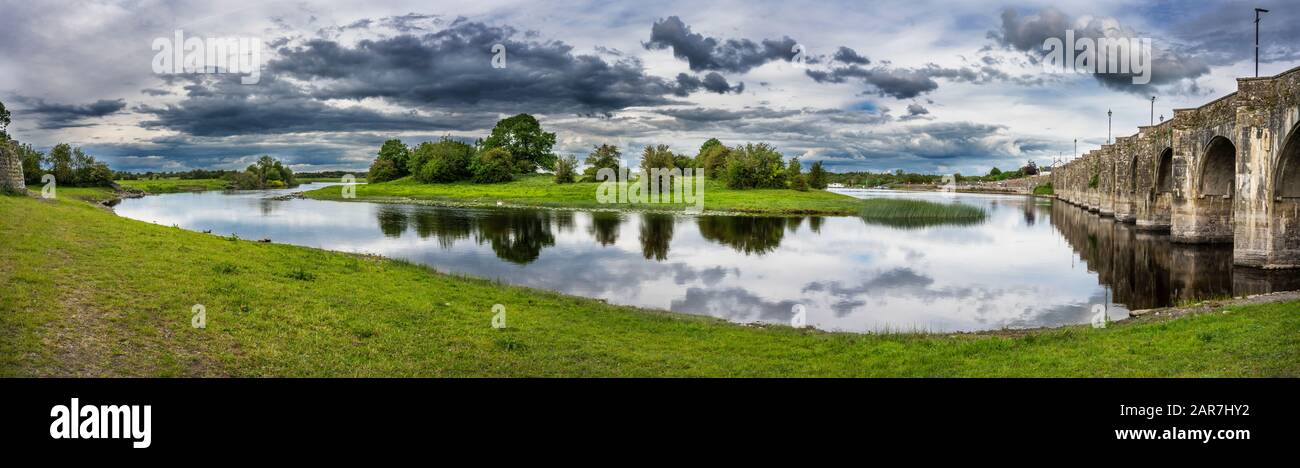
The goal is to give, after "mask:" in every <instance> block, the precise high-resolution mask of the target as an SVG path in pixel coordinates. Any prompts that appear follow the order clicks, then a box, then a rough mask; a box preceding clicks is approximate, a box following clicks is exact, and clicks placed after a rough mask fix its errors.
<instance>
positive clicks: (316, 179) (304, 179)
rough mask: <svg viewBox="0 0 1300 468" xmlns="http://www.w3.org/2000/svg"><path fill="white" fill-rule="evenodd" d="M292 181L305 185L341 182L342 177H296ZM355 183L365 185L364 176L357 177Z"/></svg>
mask: <svg viewBox="0 0 1300 468" xmlns="http://www.w3.org/2000/svg"><path fill="white" fill-rule="evenodd" d="M294 180H295V181H297V182H298V183H299V184H305V183H308V182H343V178H342V177H296V178H294ZM356 182H357V183H365V182H366V176H365V174H362V175H360V176H357V179H356Z"/></svg>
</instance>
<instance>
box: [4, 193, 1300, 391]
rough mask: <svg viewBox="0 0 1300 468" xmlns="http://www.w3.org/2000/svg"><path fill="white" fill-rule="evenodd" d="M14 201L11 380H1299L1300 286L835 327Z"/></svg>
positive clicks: (7, 220) (10, 216)
mask: <svg viewBox="0 0 1300 468" xmlns="http://www.w3.org/2000/svg"><path fill="white" fill-rule="evenodd" d="M61 193H67V192H61ZM0 213H4V216H0V238H3V239H5V248H4V249H0V284H5V285H6V290H5V292H4V294H2V295H0V375H2V376H54V375H57V376H295V377H297V376H336V377H351V376H358V377H359V376H891V377H903V376H918V377H920V376H926V377H932V376H972V377H984V376H1015V377H1037V376H1056V377H1065V376H1086V377H1148V376H1149V377H1172V376H1180V377H1182V376H1187V377H1191V376H1215V377H1233V376H1291V377H1295V376H1300V315H1297V314H1295V313H1294V311H1295V310H1296V307H1297V306H1300V302H1289V303H1273V304H1258V305H1230V306H1227V307H1226V308H1225V307H1219V308H1214V309H1213V311H1214V313H1199V314H1190V315H1185V316H1181V317H1177V318H1170V317H1169V316H1154V315H1148V316H1143V317H1140V318H1134V319H1130V320H1125V321H1121V322H1117V323H1112V324H1110V326H1108V327H1106V328H1100V329H1095V328H1091V327H1089V326H1086V325H1084V326H1067V327H1062V328H1056V329H1042V330H1020V331H994V332H986V333H971V334H923V333H878V334H849V333H828V332H821V331H815V330H811V329H794V328H790V327H784V326H745V325H738V324H731V323H727V322H724V321H722V320H719V319H713V318H707V317H700V316H692V315H685V314H676V313H669V312H664V311H656V310H646V309H638V308H632V307H624V306H616V305H610V304H607V303H604V302H602V301H598V300H591V299H584V298H578V297H573V296H566V295H562V294H557V293H551V292H546V291H539V290H533V289H527V288H521V287H514V286H507V285H502V284H499V283H495V282H492V281H488V280H481V279H472V278H466V277H462V276H455V275H447V274H441V273H437V272H434V271H431V270H430V269H427V268H424V267H421V266H418V265H415V264H412V263H408V262H402V261H396V260H389V259H384V258H380V257H373V256H362V255H353V254H345V253H337V252H329V251H324V250H317V249H311V248H305V247H296V246H290V245H280V244H270V243H258V242H250V241H245V240H239V239H233V238H225V237H219V236H214V235H210V234H202V233H197V232H191V231H185V230H182V229H179V228H174V227H167V226H158V225H154V224H150V223H145V222H140V221H135V220H130V219H125V218H120V217H118V216H116V215H114V214H113V213H111V212H109V211H108V210H105V209H104V208H102V207H100V206H97V205H93V204H90V203H85V202H82V201H80V200H77V199H75V198H73V197H65V196H60V197H59V198H58V199H56V200H43V199H38V198H35V197H34V196H32V195H28V196H0ZM199 304H201V305H202V307H203V309H202V310H203V312H204V318H205V323H204V324H205V328H201V329H200V328H195V327H194V326H193V324H194V320H195V318H196V317H197V315H196V311H197V310H198V309H195V306H196V305H199ZM494 304H502V305H504V306H505V310H506V311H507V315H506V318H507V321H506V325H507V326H506V327H505V328H502V329H497V328H493V327H492V325H491V320H492V318H493V315H494V312H493V310H492V308H493V305H494Z"/></svg>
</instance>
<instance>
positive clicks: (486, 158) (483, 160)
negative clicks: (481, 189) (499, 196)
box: [470, 148, 515, 184]
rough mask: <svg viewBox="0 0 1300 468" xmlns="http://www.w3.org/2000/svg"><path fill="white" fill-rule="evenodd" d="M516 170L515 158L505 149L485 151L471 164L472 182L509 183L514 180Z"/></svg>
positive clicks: (475, 157)
mask: <svg viewBox="0 0 1300 468" xmlns="http://www.w3.org/2000/svg"><path fill="white" fill-rule="evenodd" d="M514 170H515V160H514V157H513V156H511V155H510V152H509V151H506V150H505V148H489V149H486V150H483V151H481V152H479V153H478V154H477V155H476V156H474V160H473V161H472V162H470V173H471V174H472V176H471V177H472V180H473V181H474V182H475V183H479V184H491V183H497V182H509V181H511V180H514Z"/></svg>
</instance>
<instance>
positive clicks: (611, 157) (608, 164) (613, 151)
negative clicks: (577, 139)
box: [582, 145, 622, 182]
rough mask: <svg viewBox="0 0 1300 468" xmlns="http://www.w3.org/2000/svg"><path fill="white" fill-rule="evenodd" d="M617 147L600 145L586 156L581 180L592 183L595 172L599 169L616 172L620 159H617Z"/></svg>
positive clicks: (618, 154) (620, 162) (594, 178)
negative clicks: (585, 166) (585, 164)
mask: <svg viewBox="0 0 1300 468" xmlns="http://www.w3.org/2000/svg"><path fill="white" fill-rule="evenodd" d="M619 156H621V155H620V153H619V151H618V147H616V146H613V145H600V146H597V147H595V148H594V149H592V150H591V154H588V155H587V160H586V163H587V168H586V169H585V170H583V171H582V180H585V181H588V182H594V181H595V180H596V172H597V171H599V170H601V169H612V170H615V171H617V170H618V167H619V165H621V164H622V159H620V158H619Z"/></svg>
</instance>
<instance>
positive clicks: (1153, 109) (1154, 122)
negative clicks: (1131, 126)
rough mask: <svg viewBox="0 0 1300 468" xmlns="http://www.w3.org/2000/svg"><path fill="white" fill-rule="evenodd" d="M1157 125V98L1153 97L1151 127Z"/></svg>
mask: <svg viewBox="0 0 1300 468" xmlns="http://www.w3.org/2000/svg"><path fill="white" fill-rule="evenodd" d="M1155 124H1156V97H1155V96H1151V125H1155Z"/></svg>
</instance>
